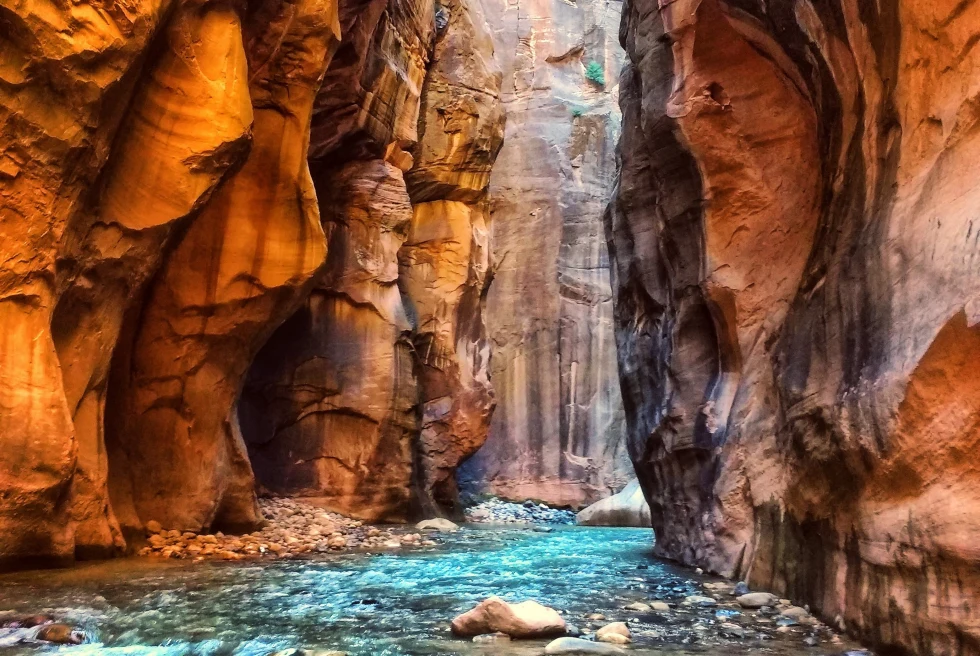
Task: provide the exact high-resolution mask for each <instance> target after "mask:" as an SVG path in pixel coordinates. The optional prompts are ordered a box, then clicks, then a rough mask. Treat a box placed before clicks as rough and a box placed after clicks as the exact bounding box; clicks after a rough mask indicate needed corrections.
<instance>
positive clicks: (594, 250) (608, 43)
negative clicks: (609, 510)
mask: <svg viewBox="0 0 980 656" xmlns="http://www.w3.org/2000/svg"><path fill="white" fill-rule="evenodd" d="M484 5H485V7H486V12H487V18H488V21H489V22H490V25H491V27H492V29H493V34H494V39H495V40H496V42H497V52H498V55H499V57H500V62H501V67H502V69H503V71H504V82H503V89H502V100H503V103H504V107H505V108H506V111H507V134H506V139H505V140H504V146H503V149H502V150H501V153H500V157H499V158H498V164H497V165H496V166H495V167H494V170H493V174H492V176H491V181H490V187H491V196H492V199H493V200H492V206H491V214H492V217H493V221H492V229H491V248H492V251H493V253H494V258H495V260H496V266H495V268H494V284H493V285H492V286H491V287H490V291H489V292H488V295H487V330H488V333H489V336H490V339H491V345H492V350H493V359H492V370H491V379H492V381H493V385H494V388H495V390H496V393H497V409H496V411H495V412H494V416H493V420H492V423H491V427H490V434H489V437H488V439H487V444H486V446H485V447H484V448H483V449H482V450H481V451H479V452H478V453H477V455H476V456H474V457H473V458H472V459H471V460H470V461H469V462H468V463H467V464H466V465H464V468H463V477H464V479H465V481H466V486H467V488H468V489H472V490H474V491H478V492H489V493H491V494H494V495H497V496H501V497H504V498H509V499H513V500H518V501H521V500H524V499H527V498H532V499H537V500H540V501H545V502H546V503H550V504H556V505H570V506H574V507H576V508H578V507H582V506H585V505H588V504H589V503H592V502H594V501H596V500H598V499H600V498H602V497H605V496H608V495H610V494H612V493H613V492H615V491H617V490H619V489H621V488H622V487H623V485H625V484H626V482H627V481H628V480H629V479H630V478H631V477H632V467H631V466H630V463H629V458H628V454H627V451H626V445H625V435H626V424H625V418H624V414H623V408H622V400H621V397H620V393H619V381H618V377H617V371H616V367H615V366H614V365H615V357H616V356H615V348H616V344H615V338H614V333H613V323H612V298H611V293H610V287H609V261H608V257H607V250H606V248H605V247H604V244H603V241H604V235H603V228H602V212H603V210H604V208H605V205H606V203H607V202H608V199H609V193H610V190H611V188H612V184H613V180H614V177H615V172H616V163H615V152H614V148H615V143H616V140H617V138H618V136H619V126H620V112H619V109H618V107H617V104H616V99H617V96H618V89H619V86H618V73H619V70H620V67H621V65H622V61H623V58H624V53H623V50H622V49H621V48H620V46H619V44H618V42H617V35H618V25H619V13H620V8H621V4H620V3H619V2H618V1H613V2H604V1H593V0H580V1H579V2H574V3H573V2H565V1H564V0H553V1H552V0H549V1H546V2H536V3H528V2H506V1H504V0H489V1H487V2H485V3H484ZM590 66H591V67H592V68H593V69H596V68H597V70H598V71H599V73H600V75H601V77H602V79H601V80H599V81H594V80H591V79H589V77H588V76H587V71H588V70H589V67H590ZM597 79H598V78H597Z"/></svg>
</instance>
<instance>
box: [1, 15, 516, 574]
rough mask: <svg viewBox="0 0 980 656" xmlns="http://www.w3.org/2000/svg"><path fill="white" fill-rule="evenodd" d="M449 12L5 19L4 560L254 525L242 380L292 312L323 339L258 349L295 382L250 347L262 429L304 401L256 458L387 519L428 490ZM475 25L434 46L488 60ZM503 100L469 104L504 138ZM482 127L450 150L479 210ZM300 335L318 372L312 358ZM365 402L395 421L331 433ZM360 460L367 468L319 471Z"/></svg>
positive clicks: (264, 467)
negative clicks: (429, 90)
mask: <svg viewBox="0 0 980 656" xmlns="http://www.w3.org/2000/svg"><path fill="white" fill-rule="evenodd" d="M355 4H356V5H357V6H355ZM434 11H435V8H434V5H432V4H431V3H427V2H421V1H416V2H409V1H406V2H392V3H387V4H386V3H383V2H382V3H378V2H374V3H372V4H368V5H363V3H347V4H346V5H340V6H338V4H337V3H335V2H333V0H289V1H287V0H282V1H280V0H268V1H265V0H256V1H255V2H249V3H233V4H232V5H228V4H221V3H203V4H200V3H199V4H195V5H193V6H191V5H186V6H185V5H181V6H179V7H177V6H171V4H170V3H169V2H160V3H156V2H150V3H142V4H141V3H138V2H137V3H129V4H126V5H125V6H123V5H118V6H113V7H111V8H100V9H99V10H98V11H96V10H93V9H92V7H90V6H88V5H86V4H84V3H82V4H78V5H72V6H71V7H67V8H55V9H51V10H50V11H47V10H45V11H44V12H41V13H36V12H37V10H36V8H32V7H27V6H25V7H22V8H15V9H13V10H10V11H7V12H6V13H5V18H4V23H5V25H6V26H7V28H9V29H7V28H5V29H4V30H3V34H2V35H0V49H2V51H3V53H4V54H3V57H2V59H3V61H2V62H0V125H2V131H0V199H2V211H0V234H2V235H3V237H4V239H3V240H2V242H3V243H2V244H0V254H2V255H3V258H2V263H0V325H2V326H3V328H4V331H3V332H4V336H3V338H2V344H0V408H2V412H0V441H2V445H3V449H0V568H5V567H10V566H20V565H22V564H25V563H28V564H30V563H34V562H37V563H50V562H67V561H70V560H71V559H72V558H73V557H75V556H78V557H92V556H105V555H111V554H114V553H118V552H120V551H122V550H123V549H124V548H125V547H126V535H127V532H135V531H140V530H141V528H142V526H143V524H144V523H145V522H147V521H149V520H155V521H157V522H159V523H161V524H162V525H163V526H164V527H165V528H175V529H189V530H207V529H215V528H224V529H231V530H234V529H243V528H250V527H252V526H254V525H255V524H256V522H257V521H258V515H257V509H256V505H255V481H254V474H253V468H252V466H251V463H250V460H249V454H248V453H247V450H246V444H245V441H244V439H243V436H242V429H241V421H240V418H239V405H240V404H239V397H240V395H241V392H242V389H243V387H245V381H246V377H247V374H248V372H249V370H250V368H251V365H252V363H253V361H254V360H255V359H256V357H257V356H258V354H259V353H260V351H261V350H262V348H263V346H264V345H265V344H266V343H267V342H268V341H269V338H270V336H271V335H272V334H273V333H274V332H275V331H276V329H277V327H278V326H279V325H280V324H282V323H283V321H285V320H286V319H288V318H289V317H291V316H292V317H293V318H292V319H290V321H289V323H288V324H287V329H288V330H287V329H284V330H285V331H286V333H285V334H287V335H293V336H295V335H296V334H298V333H299V334H301V335H302V337H303V339H304V340H306V341H303V342H302V343H299V344H295V345H296V346H298V347H299V348H298V349H297V350H294V351H289V352H286V351H284V350H283V348H282V346H283V345H282V343H279V342H277V341H276V340H273V342H272V343H271V344H270V346H269V347H268V348H269V349H271V352H275V353H279V354H285V355H288V356H289V358H291V359H289V360H288V361H289V362H292V363H296V364H297V367H298V369H297V370H296V371H295V372H294V371H290V372H289V374H290V376H289V377H284V376H283V375H281V371H271V372H270V369H269V367H268V361H267V360H264V359H263V357H261V356H259V363H260V365H262V366H257V367H256V370H261V371H262V372H265V373H266V374H267V376H268V377H267V378H266V379H264V380H263V382H268V383H270V386H269V387H261V386H259V387H254V386H250V387H249V394H248V395H246V397H247V400H253V401H254V400H256V399H261V400H263V402H266V403H267V407H265V408H263V410H264V412H261V413H258V414H255V413H253V414H251V415H249V414H248V412H243V413H242V416H243V417H251V418H253V419H254V418H255V417H259V418H260V419H261V421H258V420H256V422H255V424H250V425H249V426H247V427H246V428H247V429H248V431H251V432H250V434H251V435H253V436H254V435H255V434H256V433H258V437H257V438H256V439H257V444H260V445H263V446H267V445H268V444H270V443H275V442H274V440H272V437H277V436H278V433H277V431H279V429H280V428H281V426H280V425H279V424H277V423H276V422H281V421H284V420H286V419H289V420H291V421H296V425H295V426H294V427H293V428H292V429H291V430H292V431H293V433H292V434H290V435H289V439H288V440H286V439H284V440H281V442H282V443H283V444H285V445H286V446H285V448H282V449H280V450H279V451H276V449H275V448H273V449H272V450H271V451H272V453H271V455H269V457H268V458H267V459H266V460H263V461H262V462H261V467H260V472H266V471H268V470H270V469H272V470H275V469H276V463H283V462H288V463H291V464H290V467H289V468H288V469H289V471H288V472H286V473H285V474H284V475H283V477H282V478H283V481H284V482H283V489H284V490H285V491H290V492H295V491H297V490H299V491H302V492H307V491H310V490H313V491H317V492H319V493H321V494H325V493H326V491H329V493H330V494H332V495H333V497H334V498H335V499H342V500H343V503H344V504H346V506H345V508H348V509H351V508H354V507H355V506H364V507H368V508H370V507H371V506H372V504H373V505H374V507H375V509H376V510H377V512H376V513H375V515H376V516H386V517H396V516H404V515H405V513H406V512H408V510H407V509H410V508H411V507H413V505H412V504H415V505H416V506H417V502H416V501H415V500H414V498H415V497H414V496H413V495H414V494H415V487H414V486H413V483H412V482H413V480H414V478H416V477H417V474H416V470H415V469H414V463H415V462H416V460H417V459H418V455H417V453H416V451H417V444H418V435H419V433H420V431H421V428H420V425H419V418H418V417H419V415H418V412H419V410H418V408H419V403H420V401H419V398H418V392H417V389H418V385H417V383H416V378H415V377H416V372H415V369H416V367H417V366H418V365H417V362H415V361H414V360H413V356H412V346H411V335H410V333H411V331H412V329H413V324H412V323H411V322H410V321H409V317H408V314H407V312H406V309H405V305H404V301H403V300H402V297H401V292H400V290H399V287H398V279H399V275H400V274H399V260H398V251H399V249H400V248H401V247H402V245H403V243H404V242H405V240H406V239H407V237H408V235H409V233H410V231H411V223H412V221H413V220H414V219H413V207H412V205H411V202H410V198H409V194H408V190H407V187H406V184H405V181H404V173H405V172H406V171H408V170H410V169H411V167H412V164H413V158H412V155H411V154H410V153H411V150H412V149H413V147H414V146H415V144H416V143H417V142H418V137H417V133H418V130H417V124H418V119H419V111H420V103H421V99H422V96H423V82H424V80H425V78H426V75H427V67H428V66H430V65H432V66H434V67H436V68H437V66H436V65H434V64H432V62H431V59H432V52H433V49H434V48H436V43H437V39H436V36H435V33H434V31H435V29H436V28H435V21H434ZM464 13H465V11H464ZM453 20H456V19H453ZM458 23H459V21H458V20H457V21H456V23H454V25H455V24H458ZM474 24H475V25H476V28H474V29H472V30H471V31H470V32H469V36H475V37H476V38H469V37H467V36H460V35H458V34H457V31H456V28H453V30H452V31H451V33H452V34H454V35H456V36H455V37H454V38H456V39H461V40H467V39H468V40H469V41H470V42H471V43H472V45H468V46H467V47H466V48H458V49H456V50H451V51H449V52H448V53H446V54H445V55H439V56H440V57H441V56H445V57H446V58H447V59H448V60H452V59H453V58H456V57H472V56H479V57H481V58H484V59H486V60H487V61H488V62H489V61H492V44H491V43H490V42H489V39H486V38H482V37H479V34H480V32H479V29H481V27H480V26H481V25H482V24H481V23H479V21H477V22H476V23H474ZM151 44H152V45H151ZM481 48H482V49H483V50H481ZM473 53H476V54H473ZM335 54H336V55H337V56H336V59H335ZM449 65H450V64H448V63H446V64H443V66H449ZM477 71H478V72H479V71H482V69H477ZM481 74H482V73H481ZM483 79H484V78H480V79H479V80H478V79H476V78H474V77H466V76H465V75H464V76H463V77H462V78H461V84H473V85H476V84H482V82H483ZM491 81H493V80H492V76H491ZM497 82H498V85H499V81H497ZM474 88H475V89H479V87H477V86H474ZM495 94H496V90H495V89H489V90H488V92H487V94H486V97H487V98H489V99H490V100H488V101H487V102H485V103H484V104H483V105H481V106H480V107H479V108H478V112H477V113H478V114H479V116H480V118H481V120H486V121H487V125H488V126H491V127H489V128H488V129H489V132H490V133H491V134H497V132H499V129H497V128H494V127H492V126H494V125H498V124H499V123H500V121H501V120H502V119H501V116H500V114H499V112H497V111H496V110H495V103H494V100H493V99H495V98H496V95H495ZM495 112H496V113H495ZM427 134H428V133H427ZM432 135H433V138H435V135H436V131H435V130H433V131H432ZM473 138H474V139H475V141H474V144H475V145H474V146H473V148H471V149H464V150H463V151H461V152H464V153H467V154H468V155H472V157H473V158H474V161H473V163H470V162H469V161H468V160H467V158H464V159H463V160H459V159H454V160H451V161H449V162H448V164H447V170H446V173H447V175H449V177H450V178H452V176H453V175H455V176H456V177H457V178H459V179H458V180H457V179H456V178H453V182H452V184H454V185H459V186H461V187H462V186H466V185H469V187H468V188H469V190H470V193H471V196H469V197H468V198H467V199H466V202H477V201H479V202H484V193H485V186H486V184H485V178H486V175H487V173H488V171H489V167H490V165H491V164H492V163H493V158H494V156H495V155H496V150H495V149H494V148H493V147H488V146H487V145H486V144H484V143H483V141H480V140H479V139H483V140H484V141H485V140H486V138H485V137H480V138H479V139H478V138H477V137H476V136H474V137H473ZM491 141H492V140H491ZM445 142H446V139H445V137H443V138H442V140H441V141H437V142H435V143H434V145H433V146H432V150H433V152H441V151H443V150H445V148H446V145H445ZM453 143H456V142H453ZM498 147H499V144H498ZM308 162H313V164H314V168H315V170H316V178H315V179H314V176H313V174H311V171H310V165H309V163H308ZM454 171H455V172H454ZM471 172H476V175H475V176H474V175H472V174H471ZM379 185H380V186H381V187H383V188H384V189H385V190H386V193H375V192H377V191H378V187H379ZM321 210H322V211H321ZM454 229H456V228H454ZM471 230H472V231H473V232H474V233H478V231H479V227H478V222H476V221H474V222H473V223H472V226H471ZM467 238H468V239H472V235H471V234H470V233H467ZM328 251H329V254H328ZM452 262H453V265H452V267H450V269H452V274H453V275H455V269H454V268H453V267H455V266H456V265H457V263H458V258H456V257H455V256H453V258H452ZM436 264H438V265H440V266H441V261H440V258H439V257H438V256H437V257H436ZM480 280H482V278H480ZM430 283H431V284H433V285H435V286H438V285H439V284H440V280H439V276H438V275H436V276H435V278H434V279H432V280H431V281H430ZM481 284H482V283H481ZM372 304H374V309H369V310H365V308H366V307H368V306H371V305H372ZM447 307H448V305H447ZM467 307H469V306H467ZM298 308H299V309H301V312H300V314H296V315H295V316H294V313H295V312H296V311H297V309H298ZM375 311H377V312H376V313H375ZM466 311H467V310H466V309H464V310H463V313H464V314H465V313H466ZM304 313H305V314H304ZM304 321H305V322H306V323H305V324H304V323H303V322H304ZM289 331H292V332H289ZM477 338H478V336H477V337H475V338H474V339H477ZM352 343H357V345H358V347H359V348H358V349H354V350H345V349H344V348H343V346H344V345H345V344H352ZM360 347H363V348H360ZM457 347H458V348H460V351H459V352H460V353H464V354H465V353H468V351H466V349H465V348H462V347H459V346H458V345H457ZM277 349H278V350H277ZM321 351H326V352H327V354H328V355H330V354H333V355H337V356H338V357H336V358H334V359H333V360H332V361H330V362H326V363H325V362H324V361H322V357H321V356H322V355H323V353H322V352H321ZM311 354H312V355H311ZM307 355H311V357H312V359H313V366H309V365H304V366H300V365H303V363H304V362H305V361H304V360H303V358H304V357H306V356H307ZM453 357H454V358H456V357H457V356H456V351H454V352H453ZM328 359H329V358H328ZM458 360H459V361H460V362H462V356H461V357H460V358H458ZM460 366H463V365H460ZM467 366H468V365H467ZM337 372H342V373H345V374H348V375H347V378H344V377H343V376H338V373H337ZM354 372H362V373H363V375H360V376H358V377H355V376H354V375H353V373H354ZM391 372H395V373H396V375H395V376H394V379H393V380H392V376H391ZM386 377H387V378H386ZM253 378H255V377H254V376H253ZM355 378H356V379H355ZM250 380H251V379H250ZM311 385H312V386H313V387H311ZM316 385H319V391H320V392H321V394H320V397H319V398H318V399H313V398H311V395H312V394H311V392H310V390H311V389H314V390H315V389H317V388H316ZM270 390H271V396H263V394H266V393H267V392H269V391H270ZM312 396H315V395H312ZM328 397H329V398H328ZM331 401H332V402H334V405H333V406H330V402H331ZM361 401H364V402H365V403H366V404H367V406H365V407H361V406H360V405H359V403H360V402H361ZM317 403H320V404H321V405H317ZM246 405H247V404H246ZM477 407H479V408H480V410H479V411H478V412H477V414H478V415H479V414H480V413H485V412H488V411H487V410H486V409H485V404H484V402H483V401H482V400H481V401H480V402H479V404H478V406H477ZM252 409H254V407H253V408H252ZM332 411H336V412H334V414H333V415H332V416H331V414H330V412H332ZM372 412H373V414H372ZM304 413H307V414H304ZM358 413H360V414H358ZM307 415H311V416H313V420H312V421H306V420H305V418H306V417H307ZM352 416H359V417H360V418H361V419H362V420H363V421H364V422H365V423H366V424H369V425H370V424H372V422H374V421H377V422H380V425H381V426H382V428H381V429H378V428H377V426H376V425H374V426H373V428H371V429H370V430H364V429H362V428H356V429H351V430H350V432H349V433H348V437H349V438H350V439H348V440H347V441H344V440H337V439H336V437H337V433H342V432H343V431H344V430H348V429H349V428H350V427H351V426H352V425H354V424H356V423H357V422H352V421H351V419H350V418H351V417H352ZM262 422H265V423H262ZM478 423H479V422H478ZM269 426H272V428H271V429H269ZM256 427H258V428H256ZM253 429H255V430H253ZM260 429H261V430H260ZM266 429H269V430H271V433H262V431H263V430H266ZM248 431H246V432H248ZM372 431H373V432H372ZM270 436H271V437H270ZM327 437H329V438H330V439H331V440H332V441H331V442H330V448H333V449H334V451H332V452H331V451H329V449H328V450H327V452H326V453H318V454H317V455H311V456H310V457H309V459H308V460H307V461H306V462H305V463H304V464H302V465H301V466H300V465H296V460H295V458H292V454H293V449H294V448H299V447H295V445H294V444H293V442H298V443H299V444H300V447H302V448H301V449H300V450H302V449H306V451H311V450H316V449H315V448H314V447H319V446H322V444H323V443H324V442H325V441H327V440H326V438H327ZM443 437H444V438H445V439H448V440H453V439H456V438H455V434H447V435H444V436H443ZM461 439H462V442H461V443H462V444H463V446H461V447H460V452H461V453H469V452H470V451H471V450H472V449H473V448H475V447H474V444H475V443H477V442H480V443H482V442H481V440H482V437H481V435H480V433H479V429H478V428H477V429H474V430H471V431H469V432H467V433H466V434H465V437H464V438H461ZM317 440H319V441H317ZM371 440H374V441H373V442H372V441H371ZM276 446H277V447H279V446H282V444H276ZM445 446H446V449H447V450H448V449H451V448H452V445H449V444H447V445H445ZM304 453H305V452H304ZM337 454H340V455H337ZM366 454H370V457H369V456H368V455H366ZM306 455H309V454H306ZM335 455H337V458H336V460H334V461H331V460H330V458H331V457H333V456H335ZM348 456H349V457H350V458H351V459H352V460H354V461H356V466H355V467H354V468H353V469H352V470H351V471H352V472H354V473H353V474H352V473H351V472H349V471H343V470H342V468H340V469H338V468H337V467H336V466H334V467H333V468H331V467H329V466H324V463H327V462H339V461H340V460H343V458H347V457H348ZM459 457H463V456H459ZM291 458H292V459H291ZM372 458H373V459H372ZM317 459H319V461H318V462H315V461H316V460H317ZM456 462H458V458H457V459H456V460H451V462H450V464H446V465H444V466H445V467H449V468H452V467H455V463H456ZM365 472H366V473H365ZM279 473H280V474H282V472H279ZM450 475H451V474H450ZM443 478H445V477H443ZM365 480H367V481H368V482H369V483H370V482H371V481H377V486H376V487H375V488H373V489H372V488H371V485H366V486H365V485H364V482H365ZM354 490H359V492H357V493H355V492H354ZM360 490H364V491H360ZM365 499H370V500H371V501H370V503H368V502H365ZM366 514H370V513H366Z"/></svg>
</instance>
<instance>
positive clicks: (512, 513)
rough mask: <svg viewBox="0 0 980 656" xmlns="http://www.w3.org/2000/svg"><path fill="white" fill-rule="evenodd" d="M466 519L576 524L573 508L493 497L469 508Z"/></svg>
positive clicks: (475, 520)
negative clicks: (559, 507)
mask: <svg viewBox="0 0 980 656" xmlns="http://www.w3.org/2000/svg"><path fill="white" fill-rule="evenodd" d="M464 512H465V514H466V521H469V522H475V523H482V524H574V523H575V513H574V512H572V511H571V510H560V509H558V508H551V507H550V506H547V505H545V504H543V503H535V502H533V501H530V500H528V501H525V502H524V503H511V502H509V501H503V500H501V499H497V498H492V499H489V500H487V501H484V502H483V503H480V504H477V505H475V506H471V507H469V508H467V509H466V510H465V511H464Z"/></svg>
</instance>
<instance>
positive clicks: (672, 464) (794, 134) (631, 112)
mask: <svg viewBox="0 0 980 656" xmlns="http://www.w3.org/2000/svg"><path fill="white" fill-rule="evenodd" d="M622 38H623V43H624V46H625V47H626V50H627V52H628V55H629V60H630V65H629V66H628V67H627V69H626V70H625V71H624V73H623V76H622V89H621V104H622V109H623V114H624V127H623V136H622V139H621V142H620V143H621V146H620V148H621V153H622V168H621V175H620V180H619V188H618V192H617V196H616V198H615V200H614V202H613V203H612V204H611V206H610V211H609V214H608V230H609V236H610V251H611V255H612V259H613V263H614V268H613V293H614V297H615V305H616V310H615V315H616V331H617V341H618V343H619V363H620V370H621V378H622V389H623V397H624V404H625V407H626V410H627V416H628V423H629V427H630V429H629V432H630V436H629V446H630V455H631V457H632V459H633V461H634V462H635V464H636V467H637V473H638V474H639V476H640V482H641V484H642V486H643V488H644V490H645V492H646V495H647V497H648V499H649V501H650V506H651V510H652V515H653V524H654V528H655V530H656V533H657V549H658V550H659V552H660V553H662V554H663V555H666V556H670V557H672V558H677V559H679V560H681V561H683V562H686V563H690V564H697V565H700V566H703V567H705V568H708V569H710V570H713V571H716V572H720V573H723V574H727V575H734V576H745V577H747V578H748V580H749V581H750V583H751V584H752V585H753V586H754V587H758V588H764V589H771V590H773V591H775V592H779V593H781V594H785V595H786V596H790V597H793V598H794V599H800V600H804V601H807V602H809V603H810V604H812V605H814V606H815V608H816V609H818V610H819V611H820V613H821V614H822V615H824V616H825V617H826V618H828V619H829V620H832V621H833V620H834V619H835V618H837V617H838V616H839V621H840V622H841V623H842V624H843V625H845V626H846V627H847V628H849V629H852V630H855V631H857V632H858V633H860V634H861V635H862V636H863V637H864V638H866V639H867V640H869V641H871V642H874V643H876V644H881V645H886V646H889V647H895V648H899V649H902V650H906V651H907V652H909V653H917V654H935V655H940V654H977V653H980V632H978V628H977V627H978V626H980V610H978V605H977V600H978V599H980V577H978V575H977V572H978V571H980V569H978V565H980V562H978V561H980V552H978V550H977V545H980V521H978V520H980V518H978V517H977V512H978V509H980V493H978V491H977V490H978V489H980V488H978V486H977V483H978V471H980V468H978V467H977V465H976V462H977V457H976V455H975V451H976V448H977V446H978V443H980V394H978V389H977V383H976V380H977V377H976V375H975V373H970V372H973V371H974V370H975V369H976V368H977V366H978V365H980V350H978V349H977V347H978V345H980V328H977V323H978V322H980V277H978V276H977V271H978V262H980V258H978V255H980V245H978V244H980V242H978V239H980V236H978V234H977V222H976V207H977V204H978V201H980V185H978V184H977V182H976V179H975V174H974V173H973V169H974V168H975V166H974V164H973V160H975V158H976V155H977V153H978V152H980V130H978V124H980V123H978V120H980V109H978V108H980V103H978V99H980V54H978V51H977V50H976V49H975V47H974V46H975V45H976V43H977V42H978V40H980V8H978V6H976V5H973V4H970V3H958V2H954V1H953V0H948V1H947V0H940V1H938V2H929V3H925V2H917V1H915V0H910V1H907V2H901V3H899V2H896V1H889V2H884V3H879V4H877V5H875V4H867V3H858V2H851V1H850V0H835V1H834V2H830V3H810V2H808V1H807V0H798V1H796V2H789V1H783V0H780V1H779V2H775V3H770V4H769V5H765V7H763V6H762V5H752V4H748V3H739V4H734V5H728V4H725V3H723V2H720V1H719V0H700V1H692V2H686V1H681V2H674V3H671V4H666V5H663V6H662V7H659V6H658V5H657V4H656V3H653V2H650V1H649V0H630V1H629V2H628V4H627V6H626V8H625V10H624V14H623V23H622Z"/></svg>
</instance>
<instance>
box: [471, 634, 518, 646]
mask: <svg viewBox="0 0 980 656" xmlns="http://www.w3.org/2000/svg"><path fill="white" fill-rule="evenodd" d="M473 642H475V643H478V644H494V643H497V642H510V636H509V635H507V634H506V633H500V632H497V633H485V634H481V635H478V636H473Z"/></svg>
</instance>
